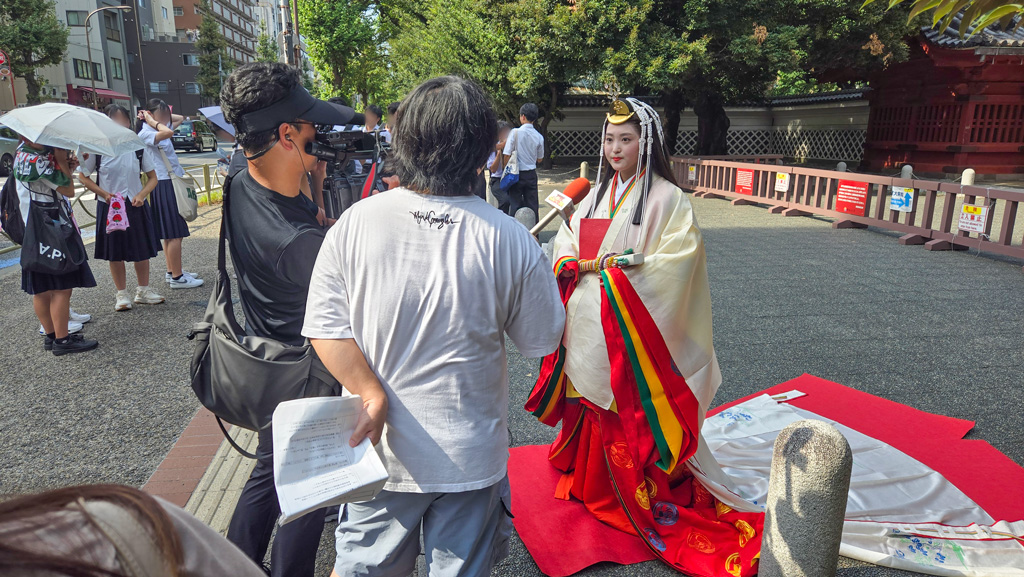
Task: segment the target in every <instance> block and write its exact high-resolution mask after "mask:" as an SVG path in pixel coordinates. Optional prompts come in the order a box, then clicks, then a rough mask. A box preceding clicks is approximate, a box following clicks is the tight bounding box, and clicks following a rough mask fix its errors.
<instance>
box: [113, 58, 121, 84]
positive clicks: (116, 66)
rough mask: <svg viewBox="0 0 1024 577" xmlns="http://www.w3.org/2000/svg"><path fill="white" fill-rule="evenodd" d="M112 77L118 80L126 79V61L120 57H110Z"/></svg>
mask: <svg viewBox="0 0 1024 577" xmlns="http://www.w3.org/2000/svg"><path fill="white" fill-rule="evenodd" d="M110 77H111V78H115V79H117V80H124V63H123V62H122V61H121V59H120V58H111V59H110Z"/></svg>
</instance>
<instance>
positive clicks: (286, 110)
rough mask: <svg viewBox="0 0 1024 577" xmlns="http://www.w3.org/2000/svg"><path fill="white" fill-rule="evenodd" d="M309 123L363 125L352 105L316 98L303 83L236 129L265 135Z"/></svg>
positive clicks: (244, 117)
mask: <svg viewBox="0 0 1024 577" xmlns="http://www.w3.org/2000/svg"><path fill="white" fill-rule="evenodd" d="M300 119H301V120H307V121H309V122H312V123H313V124H318V125H331V126H333V125H335V124H363V123H365V122H366V120H365V118H364V117H363V115H362V114H357V113H356V111H355V110H352V109H351V108H349V107H348V106H342V105H341V104H334V103H332V102H325V101H323V100H318V99H316V98H313V95H312V94H310V93H309V91H308V90H306V88H305V87H303V86H302V85H301V84H297V85H296V86H295V88H293V89H292V91H291V92H290V93H288V96H285V97H284V98H282V99H281V100H278V101H277V102H275V103H273V104H271V105H270V106H268V107H266V108H263V109H261V110H255V111H253V112H249V113H247V114H244V115H242V117H241V118H238V119H236V122H235V129H236V130H238V131H239V132H262V131H264V130H271V129H273V128H277V127H278V126H280V125H281V124H282V123H285V122H291V121H293V120H300Z"/></svg>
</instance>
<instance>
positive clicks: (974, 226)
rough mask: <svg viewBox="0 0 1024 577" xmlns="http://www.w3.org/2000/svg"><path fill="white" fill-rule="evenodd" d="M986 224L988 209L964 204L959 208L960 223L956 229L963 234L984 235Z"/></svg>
mask: <svg viewBox="0 0 1024 577" xmlns="http://www.w3.org/2000/svg"><path fill="white" fill-rule="evenodd" d="M987 222H988V207H987V206H973V205H970V204H965V205H963V206H962V207H960V222H959V223H958V224H957V228H959V229H960V230H962V231H964V232H976V233H978V234H984V232H985V223H987Z"/></svg>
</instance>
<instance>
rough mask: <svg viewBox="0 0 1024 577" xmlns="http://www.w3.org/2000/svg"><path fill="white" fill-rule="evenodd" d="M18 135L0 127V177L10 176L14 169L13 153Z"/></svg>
mask: <svg viewBox="0 0 1024 577" xmlns="http://www.w3.org/2000/svg"><path fill="white" fill-rule="evenodd" d="M18 142H20V141H19V140H18V135H17V134H15V133H14V131H13V130H11V129H10V128H7V127H6V126H0V176H10V175H11V170H12V169H13V168H14V153H15V151H16V150H17V149H18Z"/></svg>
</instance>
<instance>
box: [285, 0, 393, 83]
mask: <svg viewBox="0 0 1024 577" xmlns="http://www.w3.org/2000/svg"><path fill="white" fill-rule="evenodd" d="M373 12H374V11H373V5H372V4H371V3H370V2H368V1H362V0H302V2H300V3H299V22H300V23H299V31H300V32H301V34H302V37H303V39H304V40H305V43H306V49H307V50H308V53H309V57H310V60H311V61H312V63H313V67H314V68H315V69H316V71H317V73H318V74H319V75H320V77H321V78H322V79H323V80H324V82H325V84H326V85H327V87H326V91H327V92H328V93H329V94H325V95H324V96H333V95H339V94H344V91H345V89H346V87H347V86H350V84H349V83H350V82H351V75H352V70H351V69H352V67H353V66H354V65H355V64H356V63H357V61H358V59H359V58H360V56H361V55H362V54H363V52H364V51H365V50H366V49H367V48H368V47H369V46H371V45H372V44H373V43H375V42H376V40H377V37H376V35H375V31H374V24H373V23H374V16H373Z"/></svg>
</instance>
